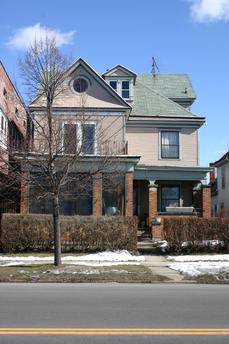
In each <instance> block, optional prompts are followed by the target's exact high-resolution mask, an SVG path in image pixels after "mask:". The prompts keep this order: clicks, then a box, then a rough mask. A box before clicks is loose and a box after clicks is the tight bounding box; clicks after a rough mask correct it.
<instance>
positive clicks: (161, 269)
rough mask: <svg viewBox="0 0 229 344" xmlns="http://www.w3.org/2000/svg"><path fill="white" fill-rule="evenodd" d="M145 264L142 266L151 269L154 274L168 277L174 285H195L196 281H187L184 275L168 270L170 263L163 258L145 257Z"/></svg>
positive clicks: (155, 256)
mask: <svg viewBox="0 0 229 344" xmlns="http://www.w3.org/2000/svg"><path fill="white" fill-rule="evenodd" d="M144 257H145V262H143V263H142V264H143V265H145V266H147V267H148V268H150V270H151V271H152V273H153V274H155V275H161V276H166V277H168V278H170V279H171V281H169V283H170V282H172V283H195V281H194V280H186V279H185V277H184V276H183V275H181V274H180V273H178V272H177V271H175V270H172V269H170V268H168V261H167V259H166V258H165V257H163V256H157V255H145V256H144Z"/></svg>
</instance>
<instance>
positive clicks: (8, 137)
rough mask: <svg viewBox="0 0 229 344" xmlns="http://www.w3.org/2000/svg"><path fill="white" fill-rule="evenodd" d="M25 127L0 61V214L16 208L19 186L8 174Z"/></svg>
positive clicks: (18, 102)
mask: <svg viewBox="0 0 229 344" xmlns="http://www.w3.org/2000/svg"><path fill="white" fill-rule="evenodd" d="M26 128H27V114H26V110H25V108H24V105H23V102H22V99H21V98H20V95H19V94H18V92H17V90H16V88H15V86H14V85H13V83H12V81H11V80H10V77H9V75H8V74H7V72H6V70H5V68H4V66H3V64H2V63H1V61H0V213H1V212H6V211H11V212H12V211H18V210H19V203H20V200H19V199H18V197H19V196H18V194H19V195H20V192H19V190H18V189H20V186H19V184H16V183H15V184H14V183H13V181H12V180H11V175H10V174H11V171H12V168H11V166H12V162H13V160H14V153H15V151H17V150H21V148H22V147H23V146H24V144H25V140H26ZM14 168H15V165H14ZM9 185H11V187H9Z"/></svg>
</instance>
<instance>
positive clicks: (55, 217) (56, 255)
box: [53, 195, 61, 266]
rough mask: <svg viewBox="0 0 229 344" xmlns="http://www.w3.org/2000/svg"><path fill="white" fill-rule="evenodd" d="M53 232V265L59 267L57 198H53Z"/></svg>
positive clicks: (58, 212) (59, 238) (59, 245)
mask: <svg viewBox="0 0 229 344" xmlns="http://www.w3.org/2000/svg"><path fill="white" fill-rule="evenodd" d="M53 231H54V265H56V266H58V265H61V235H60V209H59V198H58V195H55V196H54V198H53Z"/></svg>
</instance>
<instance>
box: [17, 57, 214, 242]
mask: <svg viewBox="0 0 229 344" xmlns="http://www.w3.org/2000/svg"><path fill="white" fill-rule="evenodd" d="M64 84H65V88H64V92H63V93H61V94H59V95H58V96H57V97H56V98H55V101H54V105H53V113H54V114H55V116H56V119H58V121H59V123H61V125H62V128H63V129H62V135H63V151H64V152H65V153H66V154H71V153H72V152H74V150H75V149H77V145H78V144H80V145H82V149H83V153H84V157H85V158H84V165H82V166H84V170H83V169H82V170H81V172H84V173H86V171H87V168H88V166H93V163H95V161H97V160H95V159H98V157H100V156H102V155H103V154H104V152H108V151H109V150H110V149H112V156H113V161H114V162H115V161H116V166H117V164H119V166H121V167H122V171H123V173H124V175H125V178H124V179H123V180H120V181H119V182H118V183H116V186H115V188H113V189H109V188H108V189H106V187H105V185H106V183H105V181H104V178H105V176H103V177H102V178H98V176H97V177H96V176H94V179H93V181H92V183H91V185H90V187H89V188H88V189H89V191H90V192H89V193H88V195H84V196H82V197H80V198H79V199H77V198H76V197H75V196H74V195H75V194H76V190H74V186H72V188H71V189H70V190H67V191H68V192H66V193H65V195H64V196H65V197H64V198H63V202H62V205H61V213H62V214H68V215H72V214H84V215H86V214H94V215H99V214H104V215H110V214H125V215H132V214H134V215H136V216H138V218H139V225H140V226H148V227H151V225H152V223H153V236H154V237H157V238H158V237H160V236H161V234H160V233H161V225H160V224H161V219H162V218H163V216H174V215H176V216H203V217H210V209H211V208H210V203H211V200H210V190H209V187H208V186H207V185H206V181H207V174H208V173H209V171H210V168H209V167H200V166H199V165H198V161H199V156H198V154H199V152H198V129H199V128H200V127H201V126H202V125H203V124H204V123H205V118H204V117H200V116H197V115H195V114H193V113H192V112H191V111H190V108H191V105H192V104H193V102H194V101H195V98H196V96H195V93H194V91H193V88H192V85H191V82H190V79H189V77H188V76H187V75H186V74H156V75H155V74H154V75H152V74H138V75H136V74H135V73H133V72H132V71H130V70H128V69H127V68H125V67H123V66H121V65H117V66H115V67H114V68H112V69H110V70H108V71H107V72H106V73H104V74H103V75H102V76H101V75H99V74H98V73H96V72H95V71H94V70H93V69H92V68H91V67H90V66H89V65H88V64H87V63H86V62H85V61H83V60H82V59H79V60H78V61H77V62H76V63H75V64H73V65H72V67H71V68H70V69H68V71H67V73H66V77H65V80H64ZM82 94H83V95H84V96H85V104H84V107H83V108H82V104H81V101H80V97H79V95H82ZM43 105H44V99H42V97H40V98H38V99H36V100H35V101H34V102H32V103H31V104H30V111H31V113H32V115H33V117H34V118H35V119H36V121H37V122H39V121H42V120H43V119H44V118H45V113H44V107H43ZM85 109H86V111H87V113H88V114H89V116H88V119H87V121H86V122H85V123H84V125H83V126H82V125H81V124H80V122H79V121H77V116H79V115H80V113H81V112H82V111H85ZM101 119H103V120H101ZM107 128H108V129H107ZM100 130H103V131H105V130H107V131H109V137H112V142H111V141H109V142H106V145H105V144H104V142H101V140H100V139H99V137H100ZM72 132H74V133H75V137H74V138H73V139H72V141H71V142H69V133H72ZM82 132H83V133H84V134H85V135H86V137H87V139H88V141H89V143H90V144H89V145H88V143H87V145H86V146H85V145H83V143H82V138H81V135H82ZM38 143H39V137H36V135H35V137H34V144H33V147H34V149H36V147H39V144H38ZM69 143H70V145H69ZM32 153H34V152H31V154H32ZM112 166H113V167H111V171H110V172H112V179H113V180H114V179H115V177H116V168H115V165H112ZM29 173H34V171H33V170H30V171H29ZM23 190H24V191H25V190H26V192H28V199H27V200H25V199H24V201H23V205H22V207H21V209H22V211H23V212H35V213H39V212H44V213H48V212H50V204H49V202H48V201H47V198H46V199H43V201H40V200H38V199H35V198H34V196H33V195H34V194H35V193H34V192H35V190H34V188H33V187H32V186H30V187H28V188H26V186H24V188H23ZM24 191H23V193H24ZM157 226H158V227H157Z"/></svg>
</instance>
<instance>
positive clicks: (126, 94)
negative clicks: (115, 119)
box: [122, 81, 130, 99]
mask: <svg viewBox="0 0 229 344" xmlns="http://www.w3.org/2000/svg"><path fill="white" fill-rule="evenodd" d="M122 98H125V99H129V98H130V83H129V81H122Z"/></svg>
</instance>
